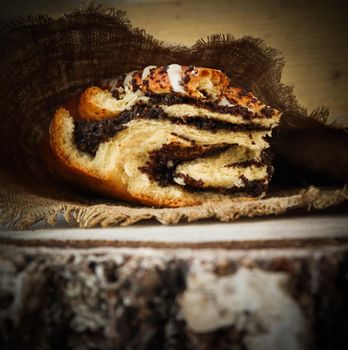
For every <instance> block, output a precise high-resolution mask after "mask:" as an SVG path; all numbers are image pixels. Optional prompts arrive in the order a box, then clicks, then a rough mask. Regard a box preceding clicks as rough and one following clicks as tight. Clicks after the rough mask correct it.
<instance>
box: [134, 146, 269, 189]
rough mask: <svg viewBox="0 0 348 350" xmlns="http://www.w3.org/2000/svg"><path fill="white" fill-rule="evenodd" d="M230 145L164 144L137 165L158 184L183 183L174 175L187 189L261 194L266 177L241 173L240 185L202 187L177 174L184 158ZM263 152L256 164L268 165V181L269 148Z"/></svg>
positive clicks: (188, 158) (211, 152)
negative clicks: (140, 164) (141, 165)
mask: <svg viewBox="0 0 348 350" xmlns="http://www.w3.org/2000/svg"><path fill="white" fill-rule="evenodd" d="M231 146H232V145H231V144H229V145H225V144H217V145H211V146H198V145H193V146H190V147H183V146H182V145H181V144H179V143H174V142H173V143H170V144H167V145H163V146H162V147H161V148H160V149H157V150H154V151H152V152H150V153H149V161H148V162H147V164H146V166H144V167H141V168H139V169H140V170H141V171H142V172H143V173H145V174H147V176H148V177H149V178H150V179H151V180H153V181H156V182H157V183H158V184H159V185H160V186H163V187H165V186H169V185H176V186H182V185H179V184H177V183H176V182H174V180H173V179H174V177H180V178H181V179H183V180H184V183H185V185H184V187H185V189H186V190H188V191H190V192H201V191H210V192H217V193H221V194H235V193H239V192H243V193H245V194H247V195H250V196H260V195H261V194H262V193H264V192H265V191H266V189H267V184H266V183H265V179H262V180H248V179H247V178H246V177H245V176H243V175H242V176H241V177H240V178H241V180H242V181H243V184H244V186H243V187H237V186H235V187H230V188H226V187H209V186H208V187H207V186H204V183H203V181H202V180H196V179H193V178H192V177H191V176H189V175H183V174H176V173H175V169H176V167H177V166H178V165H179V164H181V163H182V162H185V161H190V160H193V159H196V158H198V157H200V158H204V157H209V156H212V155H217V154H220V153H222V152H224V151H226V150H227V149H228V148H229V147H231ZM263 153H264V154H263V155H262V156H261V159H262V162H259V163H258V164H259V165H260V166H265V165H267V173H268V176H267V178H266V180H268V179H269V178H270V177H271V175H272V172H273V168H272V166H271V165H270V163H269V159H270V158H269V154H270V152H269V151H263ZM251 164H253V161H250V164H245V167H247V166H249V165H251Z"/></svg>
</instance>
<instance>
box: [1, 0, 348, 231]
mask: <svg viewBox="0 0 348 350" xmlns="http://www.w3.org/2000/svg"><path fill="white" fill-rule="evenodd" d="M0 30H1V32H0V43H1V44H0V59H1V67H0V162H1V170H0V188H1V197H0V206H1V213H0V223H1V224H2V225H3V227H8V228H14V229H26V228H28V227H30V226H31V225H33V224H35V223H37V222H39V221H44V222H45V223H46V224H48V225H53V224H55V223H56V220H57V216H58V214H60V213H61V214H63V216H64V218H65V220H66V221H67V222H68V223H71V224H72V225H79V226H80V227H92V226H97V225H101V226H103V227H106V226H111V225H119V224H121V225H129V224H133V223H135V222H138V221H140V220H146V219H152V218H154V219H156V220H158V221H159V222H161V223H163V224H169V223H172V224H174V223H178V222H179V221H180V220H187V221H194V220H200V219H205V218H217V219H218V220H221V221H232V220H235V219H237V218H240V217H244V216H248V217H254V216H264V215H271V214H280V213H284V212H285V211H287V210H288V209H291V208H305V209H310V208H327V207H330V206H335V205H337V204H339V203H341V202H343V201H344V200H346V199H348V190H347V189H346V187H344V186H343V184H344V183H345V182H347V179H348V175H347V171H348V170H347V169H348V166H347V164H348V161H347V159H346V158H345V156H344V155H343V154H342V153H340V152H341V151H340V149H342V147H343V146H347V134H346V130H345V129H344V127H343V126H340V125H328V123H327V114H328V112H327V110H326V109H325V108H324V109H318V110H317V111H315V112H314V113H312V114H310V115H308V114H307V111H306V110H305V109H304V108H303V107H301V106H300V105H299V104H298V103H297V101H296V98H295V96H294V95H293V92H292V88H291V87H289V86H286V85H284V84H282V83H281V73H282V68H283V65H284V60H283V58H282V56H281V54H280V53H279V52H278V51H277V50H275V49H272V48H269V47H267V46H266V45H265V44H264V43H263V41H262V40H261V39H257V38H251V37H243V38H241V39H235V38H234V37H233V36H232V35H230V34H228V35H212V36H210V37H209V38H208V39H207V40H202V39H201V40H198V41H197V42H196V44H194V45H193V46H192V47H185V46H181V45H170V44H168V43H164V42H160V41H158V40H156V39H154V38H153V37H152V36H150V35H148V34H146V33H145V32H144V31H143V30H140V29H137V28H133V27H132V26H131V24H130V22H129V20H128V19H127V18H126V17H125V14H124V13H123V12H121V11H118V10H114V9H105V8H103V7H101V6H94V5H89V6H87V7H84V8H81V9H79V10H75V11H73V12H72V13H70V14H66V15H64V16H62V17H60V18H58V19H52V18H49V17H47V16H37V17H26V18H19V19H17V20H12V21H7V22H4V23H2V24H1V28H0ZM170 63H179V64H184V65H190V64H193V65H196V66H204V67H212V68H217V69H221V70H222V71H223V72H225V73H227V74H228V75H229V77H230V78H231V81H232V84H233V85H236V86H241V87H244V88H248V89H251V90H252V91H253V92H254V93H255V95H256V96H258V97H259V98H260V99H261V100H262V101H265V102H266V103H267V104H269V105H271V106H273V107H275V108H277V109H279V110H281V111H282V112H283V119H282V123H281V127H280V128H279V130H278V131H277V134H276V135H275V140H278V141H279V142H277V141H276V142H274V144H273V146H272V147H273V148H274V151H275V152H276V154H277V156H278V157H279V159H281V160H282V162H283V163H282V164H284V162H285V163H286V162H287V161H289V162H290V163H291V164H295V165H296V164H297V165H298V166H300V167H305V168H306V167H309V169H310V170H311V171H312V170H316V171H319V172H321V173H323V174H324V176H326V177H328V178H330V179H331V178H332V179H335V180H337V179H338V180H339V184H340V185H339V186H337V185H332V184H331V185H330V186H326V187H325V188H324V187H315V186H311V185H312V184H311V183H310V182H309V183H306V184H305V185H303V184H302V185H301V186H289V187H287V186H285V187H284V186H283V187H282V188H281V190H274V191H271V193H270V194H269V195H268V196H267V197H266V198H264V199H260V200H252V201H247V202H241V201H238V200H237V201H236V200H232V199H225V200H223V201H221V202H219V203H205V204H203V205H200V206H194V207H189V208H176V209H173V208H149V207H143V206H137V205H133V204H129V203H125V202H123V201H119V200H114V199H107V198H101V197H97V196H95V195H93V194H91V193H88V192H83V191H81V190H78V189H76V188H74V187H72V186H70V185H69V184H67V183H65V182H63V181H62V180H60V179H59V178H56V177H55V176H54V174H51V173H49V171H48V170H47V167H46V164H45V161H44V157H43V152H42V139H43V137H44V135H45V133H46V132H47V129H48V127H49V123H50V121H51V119H52V116H53V113H54V110H55V109H56V108H57V106H59V105H60V104H62V103H63V102H64V101H66V99H67V98H69V96H70V95H71V94H72V93H74V92H76V90H77V89H80V88H84V87H87V86H90V85H93V84H97V83H98V82H100V81H101V80H103V79H106V78H112V77H115V76H117V75H118V74H121V73H124V72H129V71H132V70H134V69H141V68H142V67H145V66H147V65H157V66H160V65H166V64H170ZM296 130H300V131H301V132H303V131H304V132H305V134H304V137H303V138H302V140H303V141H304V142H305V143H306V142H307V143H306V144H307V145H309V144H312V145H313V140H311V139H310V137H308V136H310V135H311V134H312V130H317V131H318V132H319V134H320V140H322V142H326V141H325V140H327V144H325V149H326V150H328V151H330V152H335V153H334V154H335V155H337V154H340V156H339V160H340V161H339V166H338V167H335V169H334V170H333V168H332V166H331V165H332V164H331V163H330V162H329V161H328V159H329V158H330V153H329V154H326V156H323V157H322V155H321V154H317V153H316V152H314V153H313V152H312V153H311V152H309V153H308V154H305V155H303V154H302V152H297V154H295V155H294V154H293V152H289V149H290V150H291V149H292V147H291V146H292V145H291V139H292V138H293V137H295V136H296V135H295V134H294V132H296ZM306 132H307V134H306ZM316 134H318V133H316ZM319 134H318V135H319ZM322 137H324V140H323V139H322ZM307 139H308V140H307ZM289 140H290V141H289ZM306 149H308V147H306ZM314 149H315V147H314ZM290 153H291V155H290ZM321 153H322V152H321ZM307 170H308V169H307ZM276 171H277V168H276ZM271 185H272V184H271Z"/></svg>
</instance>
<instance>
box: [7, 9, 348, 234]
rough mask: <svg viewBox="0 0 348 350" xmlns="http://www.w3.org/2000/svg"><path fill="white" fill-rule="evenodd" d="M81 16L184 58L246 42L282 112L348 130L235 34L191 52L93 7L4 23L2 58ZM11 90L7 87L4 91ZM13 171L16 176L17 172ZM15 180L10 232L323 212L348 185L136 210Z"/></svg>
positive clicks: (272, 54)
mask: <svg viewBox="0 0 348 350" xmlns="http://www.w3.org/2000/svg"><path fill="white" fill-rule="evenodd" d="M83 16H85V17H88V18H90V20H91V21H93V22H95V23H98V22H101V23H103V24H106V23H107V24H108V25H110V26H114V25H117V26H121V27H122V26H124V28H126V30H127V31H129V33H132V35H138V36H139V37H142V38H145V39H146V40H147V42H148V43H151V44H152V45H154V46H155V47H156V48H159V49H160V48H161V49H168V50H173V51H177V52H178V53H179V52H180V53H181V54H182V53H183V52H187V51H188V50H193V52H196V53H197V52H198V51H199V50H200V49H204V48H206V47H209V46H210V45H217V46H219V45H225V44H226V43H229V42H231V41H233V40H236V41H243V40H244V41H247V42H248V43H250V45H253V47H255V48H257V49H259V50H261V51H262V53H263V54H264V57H265V60H266V61H267V62H268V63H269V69H271V70H272V74H271V76H272V84H273V83H274V84H275V85H276V87H277V89H276V90H277V98H278V101H277V104H279V106H281V107H282V108H280V109H281V110H286V111H288V112H289V114H294V115H299V116H301V117H307V118H309V119H312V120H316V121H318V122H320V123H321V124H323V125H325V126H327V127H330V128H335V129H343V130H345V131H346V129H345V127H344V126H343V125H339V124H337V123H329V122H328V118H327V116H328V109H327V108H325V107H321V108H318V109H317V110H315V111H313V112H312V113H311V114H309V113H307V110H306V109H305V108H304V107H302V106H300V105H299V104H298V102H297V100H296V97H295V96H294V94H293V87H291V86H287V85H284V84H282V83H281V82H280V78H281V71H282V68H283V65H284V60H283V58H282V56H281V54H280V52H279V51H278V50H276V49H273V48H269V47H267V46H266V45H265V44H264V42H263V41H262V40H261V39H257V38H251V37H244V38H241V39H234V37H233V35H231V34H225V35H222V34H214V35H211V36H209V37H208V38H207V39H206V40H203V39H200V40H198V41H197V42H196V44H195V45H193V46H192V47H191V48H186V47H184V46H180V45H175V46H172V45H169V44H167V43H164V42H161V41H158V40H156V39H155V38H153V37H152V36H151V35H148V34H146V33H145V32H144V31H143V30H141V29H137V28H133V27H132V26H131V24H130V21H129V20H128V19H127V18H126V17H125V13H124V12H122V11H118V10H114V9H105V8H103V7H102V6H95V5H94V4H89V5H87V6H85V7H81V8H80V9H79V10H76V11H74V12H73V13H71V14H66V15H64V16H63V17H61V18H59V19H57V20H53V19H51V18H49V17H47V16H37V17H27V18H19V19H18V20H16V21H11V22H9V23H3V24H2V31H1V32H0V39H1V42H2V45H1V48H2V54H3V55H4V57H7V56H6V55H5V53H6V51H7V50H9V49H10V48H11V45H12V44H13V42H15V41H16V40H17V39H18V35H19V34H21V33H22V34H23V33H26V31H27V30H28V29H30V28H31V27H36V26H39V27H40V26H41V25H45V24H50V23H51V24H52V23H57V24H59V25H65V24H68V23H74V22H75V21H76V22H77V23H79V22H78V21H79V18H81V19H82V17H83ZM13 36H14V37H13ZM5 43H6V44H5ZM78 83H79V84H85V83H87V82H86V81H79V82H78ZM275 85H273V86H275ZM5 90H6V89H4V91H5ZM10 90H11V89H10V88H9V89H7V90H6V91H10ZM61 97H63V95H62V96H61ZM4 101H5V100H4ZM4 103H5V102H4ZM276 107H277V106H276ZM289 125H290V126H292V123H291V119H290V120H289ZM39 165H40V164H39ZM14 173H15V174H16V172H14ZM15 180H16V179H15V178H13V177H12V179H11V177H8V176H7V175H6V176H5V175H4V177H3V178H0V224H2V225H3V227H4V228H7V229H27V228H29V227H31V226H32V225H34V224H36V223H39V222H43V223H44V224H46V225H55V224H56V222H57V218H58V216H60V215H63V217H64V219H65V221H66V222H67V223H69V224H70V225H74V226H79V227H94V226H101V227H108V226H113V225H123V226H126V225H130V224H134V223H136V222H139V221H141V220H150V219H155V220H157V221H159V222H160V223H162V224H176V223H178V222H180V221H188V222H190V221H195V220H200V219H207V218H216V219H218V220H221V221H233V220H236V219H238V218H241V217H255V216H266V215H272V214H273V215H277V214H281V213H284V212H286V211H287V210H289V209H293V208H304V209H308V210H311V209H324V208H327V207H330V206H334V205H337V204H339V203H341V202H343V201H345V200H347V199H348V191H347V188H346V187H344V188H334V189H319V188H315V187H309V188H307V189H302V190H297V191H292V192H287V193H286V195H285V194H284V196H282V197H279V196H275V197H272V198H268V199H263V200H255V201H248V202H238V201H232V200H229V199H226V200H224V201H222V202H218V203H211V202H210V203H209V202H208V203H205V204H203V205H201V206H195V207H189V208H176V209H170V208H162V209H159V208H148V207H134V206H130V205H127V204H119V203H114V204H112V203H109V204H93V203H87V201H85V200H81V201H79V200H78V199H76V201H74V202H73V201H69V200H65V199H61V200H57V199H53V198H50V196H49V195H41V194H35V191H29V190H27V189H25V188H24V187H22V186H21V184H19V183H16V181H15ZM54 198H55V197H54Z"/></svg>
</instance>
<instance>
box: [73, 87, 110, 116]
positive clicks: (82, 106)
mask: <svg viewBox="0 0 348 350" xmlns="http://www.w3.org/2000/svg"><path fill="white" fill-rule="evenodd" d="M98 95H105V96H106V97H110V98H112V95H111V93H110V92H109V91H107V90H102V89H100V88H99V87H96V86H93V87H90V88H88V89H86V90H85V91H84V92H83V93H82V94H81V96H80V99H79V104H78V112H79V117H80V118H81V119H88V120H102V119H104V118H110V117H112V116H113V115H115V113H114V112H113V111H111V110H108V109H107V108H104V107H101V106H99V105H98V104H97V103H95V102H94V99H95V98H96V97H97V96H98Z"/></svg>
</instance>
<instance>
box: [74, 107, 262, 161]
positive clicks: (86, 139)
mask: <svg viewBox="0 0 348 350" xmlns="http://www.w3.org/2000/svg"><path fill="white" fill-rule="evenodd" d="M135 119H156V120H165V119H166V120H169V121H171V122H172V123H174V124H180V125H189V126H193V127H195V128H197V129H203V130H209V131H210V132H213V133H216V132H218V131H219V130H226V131H268V130H269V128H267V127H263V126H260V125H257V124H232V123H228V122H225V121H222V120H217V119H214V118H204V117H200V116H196V117H195V116H193V117H188V118H179V117H168V115H167V114H166V113H165V112H164V111H163V109H162V108H160V107H158V106H151V105H147V104H144V103H137V104H135V105H134V106H133V107H132V108H131V109H129V110H125V111H123V112H122V113H121V114H120V115H119V116H117V117H115V118H110V119H103V120H100V121H94V120H92V121H91V120H84V119H79V118H75V129H74V141H75V144H76V147H77V149H78V150H80V151H81V152H85V153H87V154H89V155H91V156H93V157H94V156H95V154H96V152H97V149H98V146H99V144H100V143H102V142H106V141H108V140H109V139H111V138H112V137H114V136H115V135H116V134H117V133H118V132H120V131H122V130H124V129H126V128H127V125H126V124H127V123H129V122H130V121H132V120H135Z"/></svg>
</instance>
